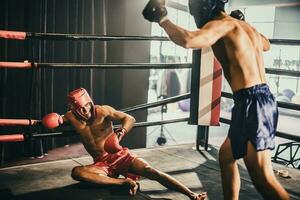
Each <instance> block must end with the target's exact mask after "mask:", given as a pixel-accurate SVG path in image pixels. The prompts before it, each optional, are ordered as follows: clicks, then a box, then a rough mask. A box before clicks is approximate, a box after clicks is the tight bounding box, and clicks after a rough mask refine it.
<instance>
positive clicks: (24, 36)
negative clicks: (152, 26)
mask: <svg viewBox="0 0 300 200" xmlns="http://www.w3.org/2000/svg"><path fill="white" fill-rule="evenodd" d="M0 38H4V39H13V40H58V41H60V40H71V41H96V40H98V41H124V40H126V41H128V40H132V41H150V40H151V41H152V40H157V41H168V38H166V37H152V36H151V37H150V36H106V35H105V36H98V35H82V34H80V35H79V34H60V33H35V32H14V31H0ZM270 41H271V43H272V44H287V43H288V44H295V45H299V44H300V41H297V40H275V39H274V40H270ZM32 51H34V47H32ZM200 57H201V52H200V51H195V52H194V57H193V63H171V64H168V63H158V64H151V63H100V64H86V63H39V62H35V59H34V58H32V59H31V60H29V61H24V62H0V68H5V69H14V70H16V69H31V70H33V71H34V70H38V69H41V68H49V69H84V68H85V69H97V70H98V69H99V70H101V69H115V70H116V69H134V70H141V69H192V70H194V72H193V73H194V76H196V75H197V74H199V73H200V72H199V69H198V68H199V66H200V64H199V61H201V58H200ZM195 70H196V72H195ZM266 72H267V73H269V74H277V75H287V76H296V77H300V72H292V71H289V70H281V69H272V68H267V69H266ZM219 76H220V74H218V77H219ZM197 81H198V82H199V80H195V79H193V78H192V84H193V83H195V82H197ZM33 84H34V83H33ZM197 87H198V86H197ZM197 87H196V88H195V86H194V88H193V87H192V93H186V94H182V95H178V96H175V97H170V98H166V99H163V100H159V101H157V102H154V103H144V104H140V105H135V106H132V107H127V108H123V109H120V110H121V111H123V112H127V113H131V112H135V111H140V110H146V109H149V108H154V107H157V106H162V105H166V104H169V103H174V102H178V101H181V100H185V99H190V98H192V100H191V101H192V102H191V108H190V110H191V111H193V112H192V114H190V117H184V118H179V119H170V120H160V121H151V122H147V121H145V122H137V123H135V125H134V128H138V127H149V126H157V125H163V124H171V123H178V122H191V121H192V123H193V121H194V123H193V124H197V123H195V121H197V119H195V118H197V117H195V116H198V114H199V113H198V112H200V111H199V109H195V104H197V101H198V100H199V95H198V96H197V97H195V95H194V94H195V90H199V88H197ZM41 93H42V94H43V93H45V91H42V92H41ZM198 94H199V91H198ZM193 95H194V96H193ZM221 97H223V98H232V95H231V94H230V93H226V92H221V91H220V96H218V97H217V101H216V102H217V103H215V104H216V105H219V104H220V98H221ZM193 98H194V100H193ZM195 98H196V99H197V100H195ZM216 105H214V108H215V106H216ZM278 105H279V107H282V108H286V109H293V110H298V111H299V110H300V105H297V104H293V103H285V102H278ZM195 110H196V113H195ZM192 118H193V119H192ZM219 120H220V122H221V123H225V124H230V120H229V119H227V118H222V117H221V118H220V119H219ZM0 126H2V129H1V130H2V132H3V133H1V135H0V143H1V142H24V141H27V140H35V139H40V138H49V137H59V136H67V135H74V129H73V128H72V127H71V126H68V125H62V126H61V127H58V128H56V129H54V130H47V129H45V128H44V127H43V126H42V124H41V120H39V119H26V118H25V117H24V119H0ZM118 126H119V125H115V127H116V128H117V127H118ZM277 136H278V137H283V138H286V139H290V140H294V141H297V142H300V137H299V136H296V135H295V134H289V133H284V132H280V131H278V132H277ZM192 146H193V145H178V146H174V147H165V148H162V147H161V148H157V149H150V150H147V149H140V150H134V152H135V153H136V154H137V155H138V156H140V157H142V158H145V159H146V160H147V161H149V162H150V163H151V164H152V165H153V166H155V167H157V168H159V169H161V170H163V171H165V172H167V173H169V174H171V175H174V176H175V177H176V178H178V179H182V181H183V183H185V184H186V185H187V186H188V187H190V188H192V189H193V190H195V191H202V190H203V189H205V190H208V193H209V194H210V195H209V197H210V198H211V199H218V198H220V196H219V195H220V194H221V193H222V192H221V188H222V187H221V184H220V183H221V181H220V174H219V173H220V172H219V168H218V163H217V149H215V148H214V147H210V148H211V150H210V151H201V150H200V148H201V147H204V149H205V150H207V149H208V146H209V126H205V125H199V124H198V125H197V138H196V149H197V150H198V151H194V150H193V149H192ZM199 153H200V154H199ZM154 158H155V159H154ZM161 159H163V160H165V162H163V163H162V162H159V161H160V160H161ZM90 162H91V159H90V158H89V157H81V158H71V159H65V160H62V161H52V162H48V163H45V164H43V163H41V164H32V165H28V166H26V165H25V166H21V167H8V168H2V169H0V171H1V175H0V179H1V180H4V179H9V181H7V182H6V183H2V181H1V185H2V186H1V189H0V198H1V197H4V198H6V199H19V198H21V199H40V198H44V197H45V196H47V197H49V199H53V198H56V199H66V198H67V199H69V198H73V199H74V198H75V199H76V198H78V199H82V198H89V199H98V198H103V199H129V198H130V197H126V195H124V194H122V193H116V189H114V188H108V189H107V188H105V189H103V188H102V189H99V188H95V187H92V188H90V187H87V186H85V185H82V184H79V183H77V182H75V181H73V180H72V179H71V177H70V176H69V170H70V169H71V168H72V167H74V166H76V165H78V164H81V165H85V164H87V163H90ZM240 165H241V166H242V167H245V166H243V164H240ZM275 168H282V167H280V166H279V165H275ZM35 170H37V171H41V172H42V173H45V174H53V173H56V172H59V173H58V174H56V175H54V176H55V178H54V179H55V180H56V181H57V182H54V181H52V180H51V179H53V175H51V176H50V175H49V176H47V177H46V178H43V181H44V183H46V184H45V186H44V185H42V184H41V182H40V181H41V180H39V179H40V178H39V174H37V173H36V172H35ZM288 170H289V171H290V173H291V174H294V175H295V177H292V178H291V179H282V178H280V177H278V178H279V180H280V181H281V182H282V184H283V185H284V186H285V187H286V188H287V190H288V191H289V193H290V194H291V196H292V198H294V199H297V198H300V194H299V191H300V184H299V182H300V179H299V178H298V176H299V175H296V174H299V172H297V171H296V170H295V171H293V170H292V169H288ZM241 174H242V182H243V186H242V189H241V198H242V199H260V197H259V196H258V195H257V193H256V192H255V190H254V188H253V187H252V188H251V181H250V178H249V177H248V176H247V175H246V170H245V168H244V170H243V171H242V173H241ZM28 176H30V177H36V178H33V180H28ZM61 177H63V178H61ZM212 177H213V178H212ZM2 178H3V179H2ZM16 179H18V180H16ZM59 179H63V180H59ZM199 180H200V182H199ZM20 181H28V182H31V183H30V184H29V185H28V186H25V187H24V186H21V185H20ZM47 184H48V185H47ZM141 184H142V185H145V186H144V187H143V186H142V188H141V190H142V191H141V192H139V193H138V195H137V196H136V197H134V199H152V198H156V199H182V198H183V197H182V196H180V195H178V194H174V193H172V192H169V191H167V192H166V191H165V190H164V188H162V187H160V186H157V185H152V184H153V183H152V182H151V181H148V180H142V181H141ZM10 185H15V187H14V188H11V189H7V188H5V187H8V188H9V186H10ZM216 185H218V187H216ZM33 188H34V189H33ZM154 188H159V189H154ZM81 192H82V193H83V194H81ZM58 193H64V194H65V195H66V196H63V197H62V196H59V195H58ZM89 194H90V195H89ZM92 195H95V196H92ZM1 199H2V198H1Z"/></svg>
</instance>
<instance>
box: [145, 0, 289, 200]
mask: <svg viewBox="0 0 300 200" xmlns="http://www.w3.org/2000/svg"><path fill="white" fill-rule="evenodd" d="M226 2H227V0H190V1H189V9H190V13H191V15H193V17H194V18H195V22H196V24H197V27H198V28H199V29H198V30H195V31H188V30H186V29H184V28H182V27H179V26H177V25H175V24H173V23H172V22H171V21H170V20H169V19H168V18H167V10H166V8H165V1H164V0H150V1H149V3H148V4H147V5H146V7H145V9H144V10H143V15H144V18H145V19H147V20H149V21H150V22H157V23H159V25H160V26H161V27H162V28H163V29H164V30H165V31H166V33H167V34H168V36H169V37H170V39H171V40H172V41H173V42H174V43H176V44H178V45H180V46H182V47H184V48H192V49H200V48H205V47H212V49H213V52H214V54H215V56H216V58H217V59H218V60H219V61H220V63H221V64H222V67H223V71H224V76H225V78H226V80H227V81H228V83H229V85H230V86H231V89H232V92H233V99H234V104H235V105H234V108H233V110H232V119H231V125H230V129H229V133H228V137H227V138H226V139H225V141H224V143H223V144H222V146H221V148H220V152H219V163H220V168H221V177H222V185H223V193H224V198H225V199H238V197H239V190H240V175H239V171H238V166H237V159H240V158H243V160H244V162H245V165H246V167H247V169H248V173H249V174H250V176H251V179H252V181H253V184H254V185H255V187H256V189H257V190H258V191H259V192H260V194H261V195H262V196H263V197H264V198H265V199H289V195H288V193H287V192H286V191H285V189H284V188H283V187H282V186H281V185H280V183H279V182H278V181H277V179H276V177H275V175H274V173H273V169H272V163H271V159H270V154H271V151H270V150H272V149H274V138H275V132H276V126H277V119H278V110H277V104H276V101H275V99H274V97H273V95H272V94H271V92H270V90H269V87H268V85H267V84H266V78H265V69H264V63H263V51H268V50H269V49H270V43H269V41H268V39H267V38H265V37H264V36H263V35H262V34H260V33H258V32H257V31H256V30H255V29H254V28H253V27H251V26H250V25H249V24H248V23H246V22H245V21H243V20H242V19H241V20H238V19H235V18H233V17H231V16H229V15H227V14H226V13H225V11H224V5H225V3H226ZM235 16H236V15H235Z"/></svg>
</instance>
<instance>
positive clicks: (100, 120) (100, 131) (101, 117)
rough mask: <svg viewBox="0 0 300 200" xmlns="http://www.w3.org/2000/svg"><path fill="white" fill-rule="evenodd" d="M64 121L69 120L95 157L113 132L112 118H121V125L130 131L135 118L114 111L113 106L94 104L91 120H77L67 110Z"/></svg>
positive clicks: (87, 112) (87, 107)
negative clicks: (93, 117) (93, 113)
mask: <svg viewBox="0 0 300 200" xmlns="http://www.w3.org/2000/svg"><path fill="white" fill-rule="evenodd" d="M85 108H86V115H87V116H90V115H91V113H90V108H91V107H90V106H89V105H86V106H85V107H83V108H82V109H85ZM63 119H64V122H69V123H71V124H72V125H73V127H74V128H75V130H76V132H77V133H78V134H79V136H80V139H81V141H82V143H83V145H84V147H85V148H86V150H87V152H88V153H89V154H90V155H91V156H92V157H93V158H96V157H98V156H99V155H101V154H103V153H104V152H105V150H104V144H105V141H106V139H107V138H108V136H109V135H110V134H111V133H113V126H112V121H113V120H121V122H122V127H123V128H125V129H126V130H127V131H130V130H131V128H132V126H133V124H134V123H135V119H134V118H133V117H132V116H130V115H128V114H126V113H123V112H119V111H116V110H115V109H114V108H112V107H110V106H107V105H102V106H99V105H96V118H95V119H94V120H93V121H92V122H86V121H83V120H78V119H77V118H76V117H75V116H74V114H73V113H72V112H71V111H68V112H67V113H66V114H65V115H64V117H63Z"/></svg>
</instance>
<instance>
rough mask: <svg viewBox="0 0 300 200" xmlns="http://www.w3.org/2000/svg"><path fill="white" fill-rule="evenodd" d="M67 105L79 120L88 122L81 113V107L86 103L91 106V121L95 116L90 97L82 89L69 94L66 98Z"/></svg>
mask: <svg viewBox="0 0 300 200" xmlns="http://www.w3.org/2000/svg"><path fill="white" fill-rule="evenodd" d="M67 99H68V104H69V107H70V109H71V111H72V112H73V114H74V115H75V116H76V117H78V118H79V119H83V120H88V118H87V117H86V116H85V115H84V114H83V113H82V112H81V109H80V108H82V107H84V106H85V105H86V104H87V103H90V104H91V115H92V117H91V119H93V118H94V116H95V106H94V102H93V100H92V99H91V97H90V95H89V94H88V93H87V91H86V90H85V89H84V88H79V89H76V90H74V91H72V92H70V93H69V94H68V96H67Z"/></svg>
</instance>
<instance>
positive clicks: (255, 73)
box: [160, 12, 270, 92]
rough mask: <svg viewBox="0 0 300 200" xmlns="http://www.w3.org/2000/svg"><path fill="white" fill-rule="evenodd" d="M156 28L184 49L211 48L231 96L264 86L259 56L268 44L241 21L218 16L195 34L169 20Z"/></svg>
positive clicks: (224, 15)
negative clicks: (244, 90) (221, 68)
mask: <svg viewBox="0 0 300 200" xmlns="http://www.w3.org/2000/svg"><path fill="white" fill-rule="evenodd" d="M160 25H161V26H162V27H163V28H164V29H165V31H166V32H167V34H168V35H169V37H170V39H171V40H172V41H173V42H175V43H176V44H178V45H180V46H182V47H184V48H192V49H200V48H204V47H209V46H211V47H212V49H213V52H214V54H215V56H216V57H217V59H218V60H219V62H220V63H221V64H222V67H223V71H224V76H225V78H226V80H227V81H228V83H229V84H230V86H231V88H232V91H233V92H235V91H237V90H239V89H242V88H248V87H251V86H254V85H256V84H261V83H265V82H266V78H265V70H264V64H263V58H262V52H263V51H267V50H269V49H270V43H269V41H268V39H266V38H265V37H264V36H263V35H262V34H260V33H258V32H257V31H256V30H255V29H254V28H253V27H251V26H250V25H249V24H247V23H246V22H245V21H241V20H237V19H234V18H232V17H230V16H228V15H227V14H226V13H225V12H221V14H219V15H218V16H217V17H216V18H215V19H214V20H212V21H209V22H208V23H206V24H205V25H204V26H203V28H201V29H198V30H196V31H188V30H185V29H183V28H181V27H179V26H177V25H175V24H173V23H172V22H171V21H170V20H166V21H164V22H163V23H161V24H160Z"/></svg>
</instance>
